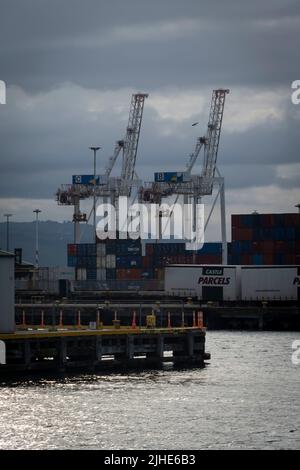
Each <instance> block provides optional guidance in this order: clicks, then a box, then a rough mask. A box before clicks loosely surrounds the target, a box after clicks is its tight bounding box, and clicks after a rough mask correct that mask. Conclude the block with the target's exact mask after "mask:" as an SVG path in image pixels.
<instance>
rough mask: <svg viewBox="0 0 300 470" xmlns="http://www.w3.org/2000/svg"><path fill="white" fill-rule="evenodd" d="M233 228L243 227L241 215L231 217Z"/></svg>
mask: <svg viewBox="0 0 300 470" xmlns="http://www.w3.org/2000/svg"><path fill="white" fill-rule="evenodd" d="M231 226H232V227H237V228H240V227H241V216H240V215H235V214H233V215H232V216H231Z"/></svg>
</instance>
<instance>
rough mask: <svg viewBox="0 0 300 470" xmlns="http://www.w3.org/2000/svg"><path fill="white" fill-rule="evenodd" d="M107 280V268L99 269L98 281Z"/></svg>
mask: <svg viewBox="0 0 300 470" xmlns="http://www.w3.org/2000/svg"><path fill="white" fill-rule="evenodd" d="M105 280H106V269H105V268H101V269H97V281H105Z"/></svg>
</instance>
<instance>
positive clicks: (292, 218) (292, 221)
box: [284, 214, 300, 227]
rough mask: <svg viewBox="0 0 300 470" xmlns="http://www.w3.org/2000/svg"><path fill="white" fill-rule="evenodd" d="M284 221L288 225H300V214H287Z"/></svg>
mask: <svg viewBox="0 0 300 470" xmlns="http://www.w3.org/2000/svg"><path fill="white" fill-rule="evenodd" d="M284 222H285V223H284V225H285V226H286V227H299V226H300V214H285V217H284Z"/></svg>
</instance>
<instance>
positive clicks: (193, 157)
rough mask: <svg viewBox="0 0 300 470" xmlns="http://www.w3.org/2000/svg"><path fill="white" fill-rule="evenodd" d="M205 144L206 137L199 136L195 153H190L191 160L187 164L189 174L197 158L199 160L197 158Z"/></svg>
mask: <svg viewBox="0 0 300 470" xmlns="http://www.w3.org/2000/svg"><path fill="white" fill-rule="evenodd" d="M204 144H205V137H198V139H197V142H196V146H195V150H194V152H193V153H191V154H190V158H189V161H188V162H187V164H186V171H187V172H188V173H189V174H190V173H191V171H192V169H193V166H194V165H195V163H196V160H197V158H198V156H199V153H200V152H201V149H202V147H203V145H204Z"/></svg>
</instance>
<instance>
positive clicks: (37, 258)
mask: <svg viewBox="0 0 300 470" xmlns="http://www.w3.org/2000/svg"><path fill="white" fill-rule="evenodd" d="M33 212H34V213H35V215H36V218H35V267H36V268H38V267H39V213H40V212H42V211H41V210H40V209H35V210H34V211H33Z"/></svg>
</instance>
